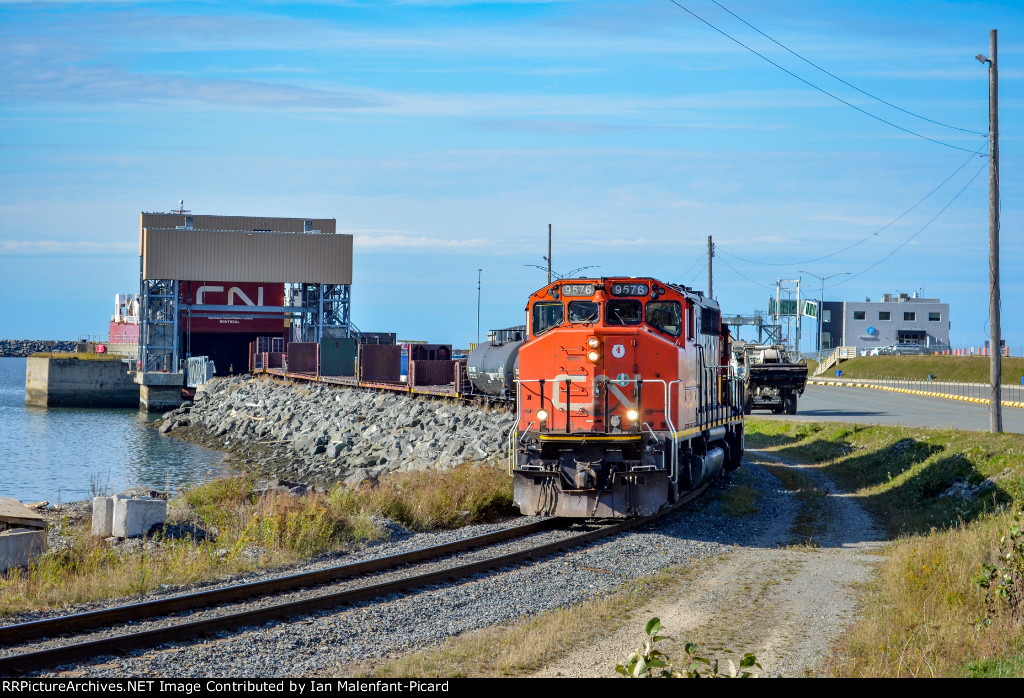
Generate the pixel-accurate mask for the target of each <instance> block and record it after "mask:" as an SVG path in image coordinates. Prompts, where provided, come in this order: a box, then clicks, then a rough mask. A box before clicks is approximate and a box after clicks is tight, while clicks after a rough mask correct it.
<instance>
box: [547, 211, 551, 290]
mask: <svg viewBox="0 0 1024 698" xmlns="http://www.w3.org/2000/svg"><path fill="white" fill-rule="evenodd" d="M548 283H549V284H550V283H551V224H550V223H548Z"/></svg>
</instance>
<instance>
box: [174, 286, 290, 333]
mask: <svg viewBox="0 0 1024 698" xmlns="http://www.w3.org/2000/svg"><path fill="white" fill-rule="evenodd" d="M180 289H181V292H180V293H181V302H182V303H183V304H186V305H192V309H191V310H190V311H188V312H187V311H186V308H185V307H183V308H182V316H183V317H182V320H183V323H184V325H185V326H186V327H187V328H188V330H189V331H192V332H268V333H273V334H278V333H280V332H281V331H282V329H283V327H284V315H283V314H282V313H281V312H280V311H277V312H276V313H274V312H271V313H266V314H260V315H252V314H251V313H252V312H258V309H259V308H261V307H264V306H270V307H273V306H278V307H280V306H283V305H284V284H278V283H273V284H270V283H258V282H231V281H182V282H180ZM211 305H212V306H218V305H219V306H233V308H232V309H231V310H228V309H221V310H215V311H210V310H205V311H204V310H203V309H202V308H201V307H197V306H211ZM234 308H237V310H235V309H234ZM264 312H265V311H264Z"/></svg>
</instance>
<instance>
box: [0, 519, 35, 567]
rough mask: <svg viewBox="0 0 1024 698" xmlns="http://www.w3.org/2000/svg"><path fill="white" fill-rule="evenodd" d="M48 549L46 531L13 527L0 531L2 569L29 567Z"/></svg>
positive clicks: (0, 561) (0, 565) (0, 563)
mask: <svg viewBox="0 0 1024 698" xmlns="http://www.w3.org/2000/svg"><path fill="white" fill-rule="evenodd" d="M45 551H46V531H45V530H42V529H33V530H29V529H24V528H22V529H12V530H10V531H4V532H3V533H0V570H9V569H10V568H12V567H27V566H28V564H29V563H30V562H31V561H32V560H33V559H34V558H37V557H39V556H40V555H42V554H43V552H45Z"/></svg>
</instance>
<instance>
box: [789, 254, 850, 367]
mask: <svg viewBox="0 0 1024 698" xmlns="http://www.w3.org/2000/svg"><path fill="white" fill-rule="evenodd" d="M800 273H801V274H807V275H808V276H813V277H814V278H815V279H821V301H820V302H819V305H818V365H819V366H820V365H821V322H822V316H823V315H824V314H825V282H826V281H827V280H828V279H831V278H833V277H836V276H843V275H844V274H849V273H850V272H848V271H841V272H839V273H838V274H830V275H829V276H818V275H817V274H814V273H812V272H809V271H804V270H803V269H801V270H800ZM799 310H800V309H799V308H797V312H799Z"/></svg>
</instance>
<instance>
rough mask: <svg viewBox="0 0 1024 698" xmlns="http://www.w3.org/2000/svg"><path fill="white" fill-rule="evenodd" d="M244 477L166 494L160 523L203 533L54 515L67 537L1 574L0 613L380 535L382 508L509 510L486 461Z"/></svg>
mask: <svg viewBox="0 0 1024 698" xmlns="http://www.w3.org/2000/svg"><path fill="white" fill-rule="evenodd" d="M252 486H253V478H252V477H249V476H241V477H233V478H226V479H222V480H216V481H213V482H210V483H207V484H204V485H199V486H196V487H193V488H191V489H189V490H187V491H186V492H184V493H183V495H182V496H181V497H179V498H177V499H175V500H172V501H171V502H170V503H169V507H168V523H169V524H177V525H181V526H193V527H195V528H196V529H201V530H203V531H206V532H208V533H209V534H210V538H208V539H205V540H196V539H195V538H165V537H161V536H157V537H156V538H155V539H154V540H151V541H149V542H147V543H145V544H141V545H122V546H116V547H114V546H110V545H108V544H107V543H105V541H104V540H103V539H100V538H95V537H93V536H91V535H90V522H89V521H83V522H80V523H79V524H77V525H76V526H72V525H71V524H69V523H67V522H58V523H57V524H56V525H57V526H60V527H63V528H65V529H66V531H65V532H66V533H69V534H71V540H72V543H71V545H70V546H69V547H66V548H63V549H60V550H49V551H47V552H46V553H44V554H43V555H41V556H40V557H39V559H38V560H36V561H35V562H34V563H33V565H32V566H31V567H29V568H27V569H21V570H19V569H14V570H11V571H9V572H8V573H7V574H6V575H4V576H0V616H6V617H10V616H13V615H16V614H19V613H25V612H28V611H32V610H46V609H55V608H63V607H67V606H71V605H74V604H80V603H86V602H90V601H95V600H98V599H106V598H118V597H125V596H134V595H138V594H143V593H147V592H150V591H153V590H154V589H157V588H160V587H161V586H165V585H166V586H179V585H184V584H188V583H191V582H199V581H205V580H210V579H216V578H219V577H224V576H228V575H233V574H238V573H240V572H246V571H250V570H254V569H258V568H262V567H273V566H281V565H290V564H295V563H297V562H299V561H302V560H304V559H308V558H310V557H314V556H317V555H320V554H323V553H328V552H331V551H336V550H343V549H346V548H349V547H351V546H353V545H359V544H361V543H363V542H365V541H369V540H374V539H379V538H382V537H384V536H385V533H384V531H383V529H382V527H381V526H380V525H379V523H378V522H379V520H380V519H379V517H381V516H388V517H390V518H393V519H394V520H396V521H398V522H399V523H401V524H403V525H404V526H406V527H407V528H411V529H413V530H417V531H425V530H432V529H436V528H454V527H457V526H462V525H466V524H470V523H480V522H485V521H493V520H496V519H499V518H501V517H504V516H508V515H509V514H511V513H512V488H511V483H510V481H509V478H508V475H507V473H505V472H504V470H502V469H500V468H497V467H491V466H473V465H464V466H460V467H457V468H454V469H452V470H448V471H424V472H409V473H401V474H392V475H391V476H389V477H385V478H382V480H381V482H380V483H379V484H377V485H363V486H361V487H359V488H357V489H355V490H346V489H345V488H343V487H342V486H340V485H338V486H335V487H334V488H332V489H331V490H329V491H327V492H315V493H311V494H307V495H302V496H293V495H291V494H289V493H279V492H271V493H268V494H265V495H263V496H259V497H255V496H254V495H253V494H252ZM198 537H201V536H198Z"/></svg>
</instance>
